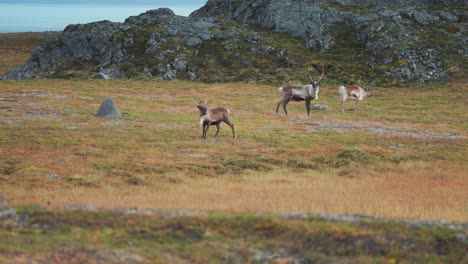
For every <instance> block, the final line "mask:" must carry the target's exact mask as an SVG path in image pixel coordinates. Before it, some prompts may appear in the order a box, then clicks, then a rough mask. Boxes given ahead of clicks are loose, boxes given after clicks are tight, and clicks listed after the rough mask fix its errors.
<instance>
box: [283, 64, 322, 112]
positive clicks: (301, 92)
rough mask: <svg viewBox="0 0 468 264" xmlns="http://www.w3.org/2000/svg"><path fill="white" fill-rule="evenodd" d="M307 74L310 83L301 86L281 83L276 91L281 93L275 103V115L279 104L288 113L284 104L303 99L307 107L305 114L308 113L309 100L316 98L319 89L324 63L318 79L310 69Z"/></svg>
mask: <svg viewBox="0 0 468 264" xmlns="http://www.w3.org/2000/svg"><path fill="white" fill-rule="evenodd" d="M319 73H320V72H319ZM307 74H308V75H309V79H310V82H311V83H310V84H306V85H302V86H293V85H283V86H281V87H280V88H279V89H278V92H280V94H281V99H280V100H279V101H278V103H277V104H276V115H278V109H279V107H280V105H283V110H284V113H285V114H286V115H288V111H287V110H286V106H287V105H288V103H289V102H290V101H293V102H300V101H305V103H306V109H307V116H309V115H310V101H312V100H317V99H318V93H319V90H320V81H321V80H322V78H323V76H324V75H325V65H323V67H322V72H321V76H320V78H319V79H318V81H315V80H314V78H313V77H312V75H311V73H310V71H307Z"/></svg>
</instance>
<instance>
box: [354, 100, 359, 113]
mask: <svg viewBox="0 0 468 264" xmlns="http://www.w3.org/2000/svg"><path fill="white" fill-rule="evenodd" d="M357 101H358V100H357V99H356V100H354V112H356V111H357Z"/></svg>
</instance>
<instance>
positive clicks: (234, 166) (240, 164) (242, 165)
mask: <svg viewBox="0 0 468 264" xmlns="http://www.w3.org/2000/svg"><path fill="white" fill-rule="evenodd" d="M223 165H224V166H225V167H226V168H227V169H229V170H231V171H234V172H241V171H244V170H254V171H266V170H270V167H269V166H267V165H265V164H263V163H260V162H258V161H255V160H248V159H230V160H226V161H225V162H224V163H223Z"/></svg>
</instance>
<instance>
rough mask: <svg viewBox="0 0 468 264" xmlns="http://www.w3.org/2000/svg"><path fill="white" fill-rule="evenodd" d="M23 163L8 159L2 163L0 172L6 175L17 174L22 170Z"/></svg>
mask: <svg viewBox="0 0 468 264" xmlns="http://www.w3.org/2000/svg"><path fill="white" fill-rule="evenodd" d="M22 166H23V165H22V162H21V161H20V160H16V159H8V160H5V161H3V162H2V163H1V167H0V171H1V173H2V174H5V175H12V174H15V173H17V172H18V171H20V170H21V168H22Z"/></svg>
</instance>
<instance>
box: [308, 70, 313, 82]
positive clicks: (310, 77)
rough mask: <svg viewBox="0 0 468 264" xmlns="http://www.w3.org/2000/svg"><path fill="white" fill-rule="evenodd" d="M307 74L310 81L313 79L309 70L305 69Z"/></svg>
mask: <svg viewBox="0 0 468 264" xmlns="http://www.w3.org/2000/svg"><path fill="white" fill-rule="evenodd" d="M307 75H309V79H310V81H311V82H313V81H314V78H312V75H310V71H309V70H307Z"/></svg>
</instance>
